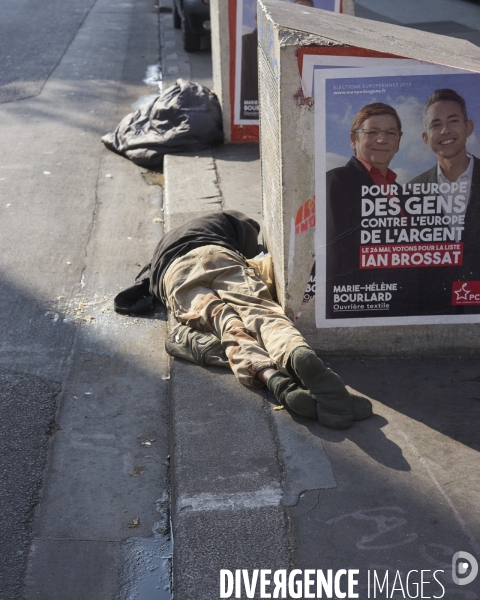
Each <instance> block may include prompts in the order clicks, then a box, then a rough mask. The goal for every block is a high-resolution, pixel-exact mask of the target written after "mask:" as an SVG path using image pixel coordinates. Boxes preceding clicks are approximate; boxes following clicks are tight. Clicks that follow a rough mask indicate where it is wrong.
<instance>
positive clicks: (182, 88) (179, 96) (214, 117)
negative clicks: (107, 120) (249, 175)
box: [102, 79, 223, 167]
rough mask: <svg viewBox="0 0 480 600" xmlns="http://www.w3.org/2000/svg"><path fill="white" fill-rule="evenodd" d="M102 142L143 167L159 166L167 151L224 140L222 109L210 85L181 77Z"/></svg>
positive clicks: (200, 147) (203, 146)
mask: <svg viewBox="0 0 480 600" xmlns="http://www.w3.org/2000/svg"><path fill="white" fill-rule="evenodd" d="M102 142H103V143H104V144H105V146H106V147H107V148H109V149H110V150H113V151H114V152H117V153H118V154H121V155H122V156H125V157H126V158H129V159H130V160H131V161H132V162H134V163H135V164H137V165H140V166H141V167H159V166H161V165H162V162H163V157H164V155H165V154H174V153H177V152H188V151H192V152H197V151H200V150H206V149H207V148H212V147H213V146H216V145H218V144H222V143H223V124H222V109H221V108H220V103H219V101H218V98H217V96H216V95H215V94H214V93H213V92H211V91H210V90H209V89H207V88H206V87H203V86H202V85H200V84H198V83H194V82H193V81H186V80H185V79H177V81H176V82H175V83H174V85H172V86H171V87H169V88H168V89H166V90H165V91H164V92H162V93H161V94H160V95H159V96H157V97H156V98H155V99H154V100H152V101H151V102H149V103H148V104H146V105H145V106H143V107H142V108H140V109H139V110H137V111H136V112H135V113H130V114H129V115H127V116H126V117H124V118H123V119H122V121H121V122H120V124H119V125H118V127H117V128H116V129H115V131H114V132H112V133H107V134H106V135H104V136H103V137H102Z"/></svg>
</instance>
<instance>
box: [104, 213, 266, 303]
mask: <svg viewBox="0 0 480 600" xmlns="http://www.w3.org/2000/svg"><path fill="white" fill-rule="evenodd" d="M259 231H260V225H259V224H258V223H257V222H256V221H255V220H254V219H250V218H249V217H247V216H246V215H244V214H243V213H241V212H239V211H236V210H227V211H225V212H217V213H213V214H207V215H205V216H203V217H199V218H198V219H192V220H191V221H188V222H187V223H185V225H181V226H180V227H177V228H175V229H172V230H171V231H169V232H168V233H166V234H165V235H164V236H163V238H162V239H161V240H160V242H159V244H158V245H157V247H156V248H155V252H154V253H153V257H152V260H151V262H150V263H149V264H148V265H146V266H145V267H144V268H143V269H142V270H141V271H140V273H139V274H138V275H137V277H136V279H135V285H133V286H132V287H129V288H127V289H125V290H123V291H121V292H120V293H119V294H118V295H117V296H116V297H115V301H114V306H115V310H116V311H117V312H118V313H121V314H143V313H146V312H148V311H149V310H151V309H152V307H153V302H154V299H157V300H159V301H161V302H162V303H163V304H165V298H164V297H163V293H162V282H163V276H164V274H165V271H166V270H167V269H168V267H169V265H170V264H171V263H172V261H174V260H175V259H176V258H178V257H179V256H183V255H185V254H187V253H188V252H190V250H194V249H195V248H199V247H200V246H209V245H214V246H222V247H223V248H229V249H230V250H233V251H235V252H238V253H240V254H241V255H242V256H244V257H245V258H253V257H254V256H256V254H257V253H258V232H259Z"/></svg>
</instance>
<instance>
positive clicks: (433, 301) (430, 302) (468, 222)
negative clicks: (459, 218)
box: [410, 156, 480, 315]
mask: <svg viewBox="0 0 480 600" xmlns="http://www.w3.org/2000/svg"><path fill="white" fill-rule="evenodd" d="M410 183H438V180H437V165H435V166H434V167H432V168H431V169H429V170H428V171H425V172H424V173H422V174H420V175H418V176H417V177H415V178H414V179H412V181H411V182H410ZM462 241H463V264H462V266H461V267H435V268H433V267H432V268H423V269H418V271H421V277H419V282H420V284H419V311H420V312H419V314H422V315H436V314H439V315H441V314H476V313H480V306H452V305H451V298H452V282H453V281H479V280H480V159H478V158H476V157H475V156H474V157H473V174H472V186H471V188H470V199H469V202H468V206H467V211H466V213H465V229H464V231H463V234H462Z"/></svg>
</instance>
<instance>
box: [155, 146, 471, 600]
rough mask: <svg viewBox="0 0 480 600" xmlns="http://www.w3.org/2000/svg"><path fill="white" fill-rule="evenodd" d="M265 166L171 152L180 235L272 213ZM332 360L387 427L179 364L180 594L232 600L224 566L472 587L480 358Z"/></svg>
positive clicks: (452, 589) (174, 450) (169, 193)
mask: <svg viewBox="0 0 480 600" xmlns="http://www.w3.org/2000/svg"><path fill="white" fill-rule="evenodd" d="M259 166H260V165H259V157H258V147H257V146H256V145H226V146H224V147H222V148H219V149H217V150H214V151H205V152H202V153H200V154H197V155H181V156H168V157H166V161H165V219H166V228H167V229H169V228H172V227H176V226H177V225H179V224H180V223H184V222H185V221H186V220H188V219H191V218H194V217H195V216H197V215H200V214H205V213H208V212H214V211H217V210H223V209H229V208H235V209H238V210H241V211H243V212H245V213H246V214H248V215H250V216H252V217H255V218H259V217H260V210H261V209H260V205H261V204H260V203H261V191H260V168H259ZM324 359H325V362H326V363H327V364H328V365H329V366H331V367H332V368H333V369H334V370H335V371H337V372H338V373H339V374H340V375H341V377H342V378H343V379H344V381H345V382H346V383H347V384H349V385H351V386H352V387H355V388H356V389H360V390H361V391H363V392H364V393H367V394H368V395H370V396H371V397H372V398H375V399H376V400H374V402H373V404H374V412H375V415H374V417H373V418H371V419H369V420H367V421H363V422H358V423H355V424H354V425H353V427H352V428H351V429H349V430H348V431H345V432H341V431H334V430H329V429H327V428H325V427H323V426H322V425H320V424H319V423H318V422H315V421H310V420H308V419H304V418H301V417H298V416H295V415H291V414H289V413H288V412H287V411H285V410H275V405H276V401H275V400H274V398H273V396H272V395H271V394H270V393H269V392H267V391H266V389H263V390H261V391H254V390H251V389H247V388H245V387H242V386H241V385H240V384H239V383H238V382H237V381H236V380H235V378H234V376H233V374H231V373H229V372H226V371H225V370H223V369H214V368H209V369H206V368H201V367H199V366H196V365H192V364H189V363H186V362H184V361H181V360H177V359H174V360H172V362H171V380H170V384H171V388H170V410H171V413H170V414H171V420H170V431H171V454H172V502H173V505H172V522H173V532H174V542H175V546H174V547H175V552H174V588H175V597H178V598H182V600H193V599H195V600H212V599H213V598H217V597H219V573H220V569H229V570H231V571H234V570H235V569H248V570H249V571H250V572H251V570H253V569H271V570H272V571H275V570H277V569H291V568H300V569H307V568H310V569H323V570H326V569H334V570H337V569H342V568H343V569H348V568H356V569H360V575H359V588H358V590H357V591H360V598H367V597H368V595H367V588H368V584H367V571H368V569H370V570H372V569H376V571H377V573H378V575H379V577H380V576H381V578H382V581H383V576H384V571H385V570H386V569H389V570H390V582H391V583H390V585H391V584H392V583H393V578H394V575H395V571H397V570H400V571H401V572H402V573H403V577H404V578H405V577H406V575H407V573H408V572H409V571H412V570H422V569H423V570H428V571H429V572H428V573H427V574H425V577H424V579H425V580H428V581H433V583H432V584H430V585H429V587H428V590H429V592H430V595H432V596H433V595H437V596H440V594H441V592H442V590H441V587H440V586H439V585H438V584H436V582H435V580H434V579H433V576H432V573H433V570H435V569H443V570H445V571H446V573H445V574H444V575H443V579H441V581H442V583H443V586H444V587H445V588H446V590H447V596H446V597H450V596H449V594H450V593H451V594H453V593H458V592H459V588H458V587H457V586H456V585H454V584H453V583H452V579H451V559H452V556H453V554H454V552H456V551H458V550H463V551H468V552H471V553H473V554H474V555H476V556H477V557H479V558H480V544H479V542H478V540H479V539H480V518H479V513H478V493H479V492H480V478H479V475H478V466H479V455H478V451H479V449H480V444H479V435H478V424H479V421H480V419H479V417H480V402H479V401H480V389H479V386H480V377H479V376H478V360H477V359H476V358H468V357H465V358H461V357H439V358H428V359H423V358H419V357H415V358H404V359H382V358H378V359H371V358H370V359H368V360H364V359H362V357H346V358H335V359H333V358H332V359H329V358H328V357H324ZM414 575H415V574H414ZM437 577H439V578H441V577H442V575H437ZM410 579H411V581H413V580H414V579H415V577H413V578H412V577H411V578H410ZM417 579H418V578H417ZM426 586H427V584H425V594H427V591H426V590H427V587H426ZM475 586H476V587H475ZM474 590H475V591H474ZM467 591H468V592H469V593H470V595H468V597H469V598H472V599H474V598H477V597H478V596H477V595H476V594H478V592H479V591H480V590H479V587H478V581H475V582H473V583H471V584H470V585H468V586H465V588H463V591H462V593H464V592H467ZM257 593H258V590H257ZM412 593H413V592H412ZM427 595H428V594H427ZM242 597H247V596H246V595H242ZM254 597H255V598H257V597H260V596H259V595H255V596H254ZM379 597H383V596H379ZM389 597H390V596H389ZM394 597H397V596H394ZM398 597H399V598H400V597H402V596H401V595H399V596H398Z"/></svg>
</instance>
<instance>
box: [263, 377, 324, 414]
mask: <svg viewBox="0 0 480 600" xmlns="http://www.w3.org/2000/svg"><path fill="white" fill-rule="evenodd" d="M267 387H268V389H269V390H270V391H271V392H272V394H273V395H274V396H275V398H276V399H277V400H278V401H279V402H280V404H281V405H282V406H285V407H287V408H289V409H290V410H292V411H293V412H294V413H296V414H297V415H300V416H301V417H308V418H309V419H316V418H317V403H316V401H315V398H314V397H313V396H312V395H311V394H310V393H309V392H308V391H307V390H303V389H302V388H301V387H300V386H299V385H298V383H296V382H295V381H294V380H293V379H292V378H291V377H288V376H287V375H284V374H283V373H280V372H277V373H275V374H274V375H272V376H271V377H270V379H269V380H268V381H267Z"/></svg>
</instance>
